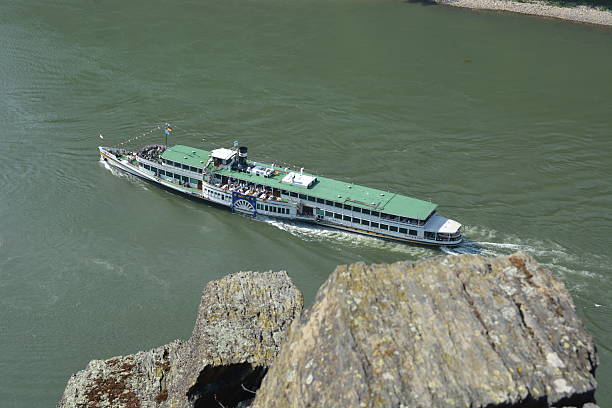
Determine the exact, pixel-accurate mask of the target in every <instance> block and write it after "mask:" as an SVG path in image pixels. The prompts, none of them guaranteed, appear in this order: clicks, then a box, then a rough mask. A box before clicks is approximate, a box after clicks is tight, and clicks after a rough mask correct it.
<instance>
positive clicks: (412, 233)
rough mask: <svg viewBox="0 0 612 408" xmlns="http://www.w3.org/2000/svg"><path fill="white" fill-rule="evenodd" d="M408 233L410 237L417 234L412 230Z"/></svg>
mask: <svg viewBox="0 0 612 408" xmlns="http://www.w3.org/2000/svg"><path fill="white" fill-rule="evenodd" d="M408 233H409V234H410V235H414V236H416V234H417V232H416V230H412V229H411V230H408Z"/></svg>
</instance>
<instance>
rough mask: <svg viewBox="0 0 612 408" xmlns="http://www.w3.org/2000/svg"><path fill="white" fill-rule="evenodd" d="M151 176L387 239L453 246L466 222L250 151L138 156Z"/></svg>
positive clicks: (183, 150) (183, 149) (214, 197)
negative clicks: (251, 155) (256, 158)
mask: <svg viewBox="0 0 612 408" xmlns="http://www.w3.org/2000/svg"><path fill="white" fill-rule="evenodd" d="M137 160H138V162H139V163H140V166H141V167H142V168H144V169H145V170H146V171H148V172H149V173H150V174H153V175H156V176H157V177H159V178H161V179H164V180H167V181H170V182H173V183H177V184H180V185H181V186H184V187H186V188H190V189H197V190H199V191H201V192H202V193H203V195H204V197H205V198H207V199H210V200H211V201H215V202H218V203H220V204H225V205H231V204H232V193H234V192H238V193H240V194H243V195H245V196H248V197H253V198H254V200H255V201H256V205H255V207H254V209H253V215H255V214H256V213H262V214H266V215H272V216H276V217H281V218H293V219H300V220H305V221H317V222H319V223H321V224H329V225H330V226H334V227H338V228H343V229H347V230H352V231H355V232H365V233H368V234H373V235H379V236H382V237H385V236H387V237H388V236H391V237H393V238H400V239H406V240H411V239H413V240H418V241H422V240H426V241H431V242H437V243H450V244H452V242H453V241H460V240H461V224H459V223H458V222H456V221H453V220H449V219H447V218H445V217H442V216H440V215H438V214H437V213H436V208H437V205H436V204H433V203H431V202H427V201H422V200H418V199H414V198H411V197H407V196H403V195H400V194H395V193H390V192H387V191H383V190H378V189H374V188H369V187H364V186H360V185H356V184H352V183H347V182H343V181H338V180H334V179H329V178H325V177H319V176H314V175H310V174H306V173H304V171H303V169H301V170H300V171H292V170H290V169H288V168H281V167H278V166H275V165H269V164H264V163H257V162H252V161H249V160H247V149H246V147H239V148H238V149H236V150H232V149H215V150H213V151H211V152H208V151H205V150H200V149H195V148H192V147H188V146H180V145H177V146H173V147H170V148H168V149H166V150H165V151H164V152H163V153H162V154H160V156H159V157H157V158H153V159H151V160H149V159H145V158H142V157H137Z"/></svg>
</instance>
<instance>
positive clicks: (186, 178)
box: [181, 176, 189, 181]
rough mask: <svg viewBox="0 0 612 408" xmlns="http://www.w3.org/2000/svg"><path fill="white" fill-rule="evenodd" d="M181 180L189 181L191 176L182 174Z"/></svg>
mask: <svg viewBox="0 0 612 408" xmlns="http://www.w3.org/2000/svg"><path fill="white" fill-rule="evenodd" d="M181 180H183V181H189V177H187V176H181Z"/></svg>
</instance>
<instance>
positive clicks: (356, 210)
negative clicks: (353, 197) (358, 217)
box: [353, 207, 361, 213]
mask: <svg viewBox="0 0 612 408" xmlns="http://www.w3.org/2000/svg"><path fill="white" fill-rule="evenodd" d="M353 211H355V212H358V213H360V212H361V208H359V207H353Z"/></svg>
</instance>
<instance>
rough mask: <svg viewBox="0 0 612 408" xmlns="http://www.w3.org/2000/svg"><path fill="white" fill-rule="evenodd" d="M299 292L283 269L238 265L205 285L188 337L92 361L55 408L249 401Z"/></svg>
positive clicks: (299, 300)
mask: <svg viewBox="0 0 612 408" xmlns="http://www.w3.org/2000/svg"><path fill="white" fill-rule="evenodd" d="M302 307H303V297H302V294H301V293H300V291H299V290H298V289H297V288H296V287H295V285H294V284H293V283H292V282H291V279H290V278H289V276H288V275H287V274H286V273H285V272H262V273H259V272H239V273H235V274H232V275H228V276H226V277H224V278H222V279H220V280H217V281H213V282H210V283H208V284H207V285H206V286H205V287H204V291H203V294H202V299H201V301H200V305H199V309H198V317H197V320H196V324H195V327H194V329H193V333H192V336H191V338H189V339H188V340H187V341H184V342H181V341H174V342H172V343H170V344H168V345H165V346H162V347H159V348H155V349H153V350H149V351H146V352H139V353H136V354H133V355H128V356H123V357H114V358H111V359H108V360H94V361H92V362H90V363H89V364H88V366H87V368H85V370H82V371H79V372H78V373H76V374H74V375H73V376H72V377H71V378H70V380H69V381H68V384H67V386H66V389H65V391H64V394H63V396H62V398H61V400H60V402H59V404H58V407H59V408H68V407H82V408H86V407H87V408H89V407H91V408H102V407H118V408H119V407H121V408H140V407H143V408H146V407H151V408H153V407H155V408H164V407H173V408H179V407H194V406H207V402H209V401H214V402H215V404H216V405H217V404H218V406H226V407H228V408H229V407H230V406H238V405H239V404H240V403H241V402H242V401H243V400H252V398H253V397H254V390H256V388H257V387H259V384H260V382H261V379H262V378H263V376H264V375H265V373H266V371H267V367H268V366H269V364H270V363H271V362H272V361H273V360H274V358H275V357H276V354H277V353H278V350H279V348H280V344H281V342H282V341H283V340H284V337H285V333H286V331H287V329H288V327H289V325H290V324H291V322H292V321H293V320H294V319H295V318H296V317H297V316H299V314H300V313H301V310H302Z"/></svg>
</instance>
